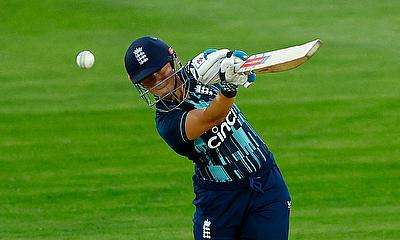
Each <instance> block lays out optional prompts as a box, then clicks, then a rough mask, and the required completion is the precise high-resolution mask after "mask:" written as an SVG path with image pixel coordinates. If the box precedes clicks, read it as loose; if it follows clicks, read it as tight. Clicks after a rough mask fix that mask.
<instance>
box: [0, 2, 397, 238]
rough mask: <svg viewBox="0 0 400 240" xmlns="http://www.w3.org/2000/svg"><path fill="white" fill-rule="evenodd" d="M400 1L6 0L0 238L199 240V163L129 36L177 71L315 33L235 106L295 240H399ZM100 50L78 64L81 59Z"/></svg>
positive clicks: (0, 79)
mask: <svg viewBox="0 0 400 240" xmlns="http://www.w3.org/2000/svg"><path fill="white" fill-rule="evenodd" d="M399 12H400V2H399V1H395V0H382V1H372V0H365V1H356V0H353V1H344V0H339V1H327V0H320V1H317V0H314V1H312V0H303V1H298V0H296V1H270V0H268V1H261V0H260V1H252V0H250V1H245V2H243V1H210V0H207V1H176V0H173V1H160V0H158V1H144V0H143V1H128V0H98V1H94V0H85V1H84V0H76V1H66V0H65V1H64V0H54V1H50V0H41V1H38V0H33V1H27V0H13V1H11V0H10V1H7V0H5V1H1V2H0V239H7V240H8V239H10V240H11V239H85V240H89V239H96V240H101V239H151V240H157V239H162V240H167V239H174V240H176V239H192V214H193V211H194V207H193V206H192V204H191V201H192V199H193V192H192V183H191V175H192V164H191V163H190V162H189V161H187V160H186V159H184V158H181V157H179V156H176V155H175V154H174V153H173V152H172V150H170V149H169V148H168V147H167V145H166V144H165V143H164V142H163V141H162V140H161V138H160V137H159V136H158V134H157V132H156V130H155V129H154V126H155V124H154V121H153V118H154V112H153V111H151V110H149V109H147V107H146V106H145V104H144V102H142V100H140V99H139V97H138V95H137V93H136V90H134V87H133V86H132V85H131V84H130V83H129V81H128V80H127V77H126V73H125V69H124V66H123V56H124V54H125V50H126V48H127V47H128V46H129V44H130V42H131V41H132V40H133V39H135V38H137V37H140V36H143V35H152V36H158V37H160V38H162V39H163V40H165V41H166V42H168V43H169V44H170V45H172V46H173V47H174V48H175V50H176V51H177V52H178V53H179V54H180V56H181V58H182V59H184V60H185V61H187V60H189V59H190V58H191V57H193V56H195V55H196V54H197V53H199V52H201V51H203V50H204V49H207V48H230V49H242V50H245V51H247V52H248V53H257V52H262V51H265V50H272V49H278V48H283V47H288V46H292V45H296V44H300V43H304V42H307V41H309V40H312V39H314V38H321V39H322V40H323V41H324V45H323V47H322V48H321V50H320V51H319V52H318V53H317V54H316V56H315V57H313V58H312V59H311V60H310V61H309V62H307V63H306V64H304V65H303V66H301V67H300V68H298V69H295V70H293V71H289V72H285V73H279V74H265V75H259V76H258V79H257V81H256V83H255V84H254V85H253V86H252V87H251V88H249V89H247V90H245V89H242V90H241V91H240V93H239V95H238V98H237V104H238V106H239V107H240V108H241V109H242V111H243V112H244V113H245V114H246V116H247V118H248V119H249V120H250V122H251V123H252V124H253V126H254V127H255V128H256V129H257V131H258V132H259V134H260V135H261V136H262V137H263V139H264V140H265V141H266V142H267V144H268V145H269V147H270V148H271V149H272V151H273V152H274V153H275V155H276V158H277V162H278V164H279V166H280V168H281V170H282V172H283V174H284V176H285V179H286V181H287V184H288V186H289V189H290V192H291V194H292V198H293V205H292V215H291V216H292V217H291V230H290V239H307V240H311V239H315V240H320V239H324V240H337V239H348V240H354V239H360V240H378V239H393V240H394V239H400V230H399V229H400V201H399V199H400V191H399V188H400V163H399V160H400V157H399V156H400V130H399V124H400V84H399V77H400V64H399V49H400V14H399ZM84 49H90V50H92V51H93V52H94V53H95V55H96V63H95V66H94V68H93V69H90V70H81V69H79V68H78V67H77V66H76V64H75V56H76V54H77V53H78V52H79V51H81V50H84Z"/></svg>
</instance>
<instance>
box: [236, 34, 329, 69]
mask: <svg viewBox="0 0 400 240" xmlns="http://www.w3.org/2000/svg"><path fill="white" fill-rule="evenodd" d="M321 45H322V41H321V40H320V39H316V40H314V41H311V42H308V43H305V44H303V45H298V46H294V47H289V48H284V49H279V50H275V51H271V52H265V53H260V54H256V55H252V56H250V57H249V58H248V59H247V60H246V61H244V62H243V64H242V65H241V66H240V67H239V69H238V70H237V71H238V72H241V73H246V74H250V71H253V72H255V73H273V72H283V71H287V70H290V69H293V68H295V67H298V66H300V65H301V64H303V63H304V62H306V61H307V60H308V59H309V58H311V57H312V56H313V55H314V54H315V52H316V51H317V50H318V49H319V48H320V46H321Z"/></svg>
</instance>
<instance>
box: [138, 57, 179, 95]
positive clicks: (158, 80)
mask: <svg viewBox="0 0 400 240" xmlns="http://www.w3.org/2000/svg"><path fill="white" fill-rule="evenodd" d="M181 84H182V83H181V79H180V78H179V76H178V75H176V74H175V75H174V69H173V68H172V66H171V64H170V63H167V64H165V66H164V67H163V68H161V69H160V70H159V71H157V72H155V73H153V75H151V76H149V77H147V78H145V79H144V80H143V81H142V85H143V87H145V88H147V89H148V90H149V91H150V92H151V93H152V94H154V95H156V96H159V97H165V98H166V99H176V98H181V96H182V92H181V91H182V88H178V89H176V88H177V86H181ZM176 100H180V99H176Z"/></svg>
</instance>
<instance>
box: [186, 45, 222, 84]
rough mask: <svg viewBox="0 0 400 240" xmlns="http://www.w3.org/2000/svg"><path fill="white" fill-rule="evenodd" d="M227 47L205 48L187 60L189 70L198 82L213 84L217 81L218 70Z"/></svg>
mask: <svg viewBox="0 0 400 240" xmlns="http://www.w3.org/2000/svg"><path fill="white" fill-rule="evenodd" d="M228 52H229V50H228V49H222V50H215V49H209V50H206V51H204V52H202V53H200V54H199V55H197V56H196V57H195V58H193V59H192V60H191V61H190V62H189V70H190V72H191V73H192V74H193V76H194V77H195V79H196V80H197V81H198V82H201V83H203V84H214V83H217V82H219V76H218V72H219V69H220V65H221V62H222V60H223V59H224V58H225V57H226V54H227V53H228Z"/></svg>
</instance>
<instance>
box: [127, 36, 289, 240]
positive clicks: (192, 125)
mask: <svg viewBox="0 0 400 240" xmlns="http://www.w3.org/2000/svg"><path fill="white" fill-rule="evenodd" d="M246 58H247V55H246V54H245V53H244V52H241V51H229V50H227V49H222V50H206V51H205V52H203V53H201V54H199V55H198V56H196V57H195V58H193V59H192V60H191V61H189V62H188V63H187V64H186V65H182V64H181V63H180V60H179V58H178V57H177V55H176V53H175V51H174V50H173V49H172V48H171V47H169V46H168V45H167V44H166V43H165V42H163V41H162V40H160V39H158V38H153V37H142V38H139V39H136V40H135V41H133V42H132V44H131V45H130V46H129V48H128V50H127V52H126V55H125V67H126V70H127V72H128V75H129V79H130V80H131V81H132V83H133V84H134V85H135V87H136V89H137V90H138V91H139V94H140V96H141V97H142V98H143V99H144V100H145V102H146V103H147V104H148V105H149V106H151V107H153V108H154V109H155V111H156V112H155V115H156V116H155V121H156V128H157V131H158V133H159V134H160V136H161V137H162V138H163V139H164V141H165V142H166V143H167V144H168V145H169V146H170V147H171V148H172V149H173V150H174V151H175V152H176V153H178V154H179V155H182V156H185V157H186V158H188V159H189V160H190V161H192V162H193V163H194V175H193V185H194V193H195V196H196V197H195V199H194V201H193V204H194V205H195V207H196V211H195V213H194V218H193V223H194V227H193V233H194V238H195V239H196V240H200V239H204V240H206V239H215V240H219V239H220V240H222V239H224V240H236V239H247V240H250V239H252V240H269V239H271V240H278V239H288V231H289V212H290V205H291V199H290V195H289V192H288V189H287V187H286V184H285V182H284V180H283V177H282V175H281V173H280V171H279V169H278V166H277V165H276V162H275V160H274V156H273V154H272V153H271V151H270V150H269V149H268V147H267V145H266V144H265V143H264V142H263V140H262V139H261V138H260V137H259V135H258V134H257V133H256V131H255V130H254V129H253V127H252V126H251V125H250V124H249V122H248V121H247V119H246V118H245V116H244V115H243V113H242V112H241V111H240V109H239V108H238V107H237V106H236V105H235V104H234V101H235V97H236V93H237V90H238V88H239V87H241V86H248V85H249V84H251V83H252V82H253V81H254V80H255V74H254V73H253V74H251V75H244V74H238V73H236V72H235V69H237V67H238V66H239V65H240V64H241V62H243V61H244V60H245V59H246Z"/></svg>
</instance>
